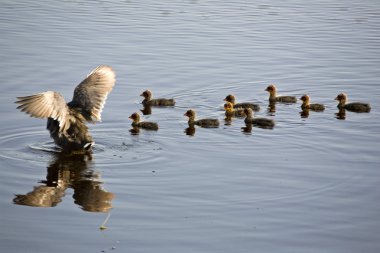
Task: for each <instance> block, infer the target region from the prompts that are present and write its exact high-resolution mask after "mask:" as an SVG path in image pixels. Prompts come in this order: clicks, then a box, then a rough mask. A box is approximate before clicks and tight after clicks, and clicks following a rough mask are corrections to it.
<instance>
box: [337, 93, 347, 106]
mask: <svg viewBox="0 0 380 253" xmlns="http://www.w3.org/2000/svg"><path fill="white" fill-rule="evenodd" d="M335 100H338V101H339V103H343V104H345V103H346V102H347V95H346V94H345V93H340V94H338V96H336V98H335Z"/></svg>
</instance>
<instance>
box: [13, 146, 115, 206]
mask: <svg viewBox="0 0 380 253" xmlns="http://www.w3.org/2000/svg"><path fill="white" fill-rule="evenodd" d="M91 163H92V157H91V155H89V154H87V155H65V154H59V153H57V154H54V156H53V160H52V161H51V162H50V164H49V165H48V167H47V175H46V180H42V181H40V182H39V183H41V185H37V186H34V188H33V190H32V191H30V192H28V193H26V194H16V197H15V198H14V199H13V203H14V204H17V205H26V206H32V207H54V206H56V205H58V204H59V203H60V202H61V201H62V198H63V197H64V196H65V191H66V190H67V189H68V188H72V189H73V190H74V194H73V198H74V203H75V204H77V205H79V206H80V207H81V208H82V210H84V211H88V212H108V211H110V209H111V208H112V200H113V199H114V194H113V193H111V192H107V191H106V190H104V189H103V187H102V185H101V184H102V182H101V181H100V175H99V174H98V173H96V172H95V171H93V170H91V169H89V166H90V164H91Z"/></svg>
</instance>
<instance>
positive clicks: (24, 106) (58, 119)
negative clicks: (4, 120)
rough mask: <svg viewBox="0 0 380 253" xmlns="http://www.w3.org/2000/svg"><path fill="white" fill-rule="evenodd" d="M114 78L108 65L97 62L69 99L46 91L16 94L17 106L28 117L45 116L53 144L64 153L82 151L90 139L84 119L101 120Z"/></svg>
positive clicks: (91, 144) (85, 148) (89, 147)
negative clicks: (24, 94)
mask: <svg viewBox="0 0 380 253" xmlns="http://www.w3.org/2000/svg"><path fill="white" fill-rule="evenodd" d="M115 82H116V79H115V72H114V71H113V70H112V68H111V67H109V66H99V67H97V68H95V69H94V70H92V71H91V72H90V74H88V76H87V77H86V78H85V79H84V80H83V81H82V82H81V83H80V84H79V85H78V86H77V87H76V88H75V90H74V95H73V99H72V101H71V102H69V103H66V102H65V99H64V98H63V97H62V95H61V94H59V93H58V92H55V91H46V92H42V93H38V94H34V95H30V96H25V97H17V99H18V100H17V101H16V103H18V104H20V105H19V106H18V107H17V109H20V110H21V111H22V112H25V113H27V114H29V115H30V116H31V117H35V118H42V119H47V129H48V130H49V132H50V136H51V137H52V138H53V140H54V142H55V144H56V145H57V146H59V147H60V148H61V149H62V151H63V152H66V153H73V152H74V153H82V152H84V153H86V152H89V151H91V147H92V146H93V144H94V142H93V140H92V137H91V136H90V134H89V133H88V128H87V126H86V123H87V122H91V123H95V122H96V121H100V120H101V112H102V109H103V107H104V104H105V101H106V99H107V96H108V94H109V93H110V92H111V90H112V88H113V87H114V85H115Z"/></svg>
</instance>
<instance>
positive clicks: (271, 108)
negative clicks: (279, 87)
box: [267, 100, 276, 116]
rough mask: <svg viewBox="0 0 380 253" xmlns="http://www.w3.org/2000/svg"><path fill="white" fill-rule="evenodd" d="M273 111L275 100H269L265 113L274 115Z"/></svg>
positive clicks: (274, 109)
mask: <svg viewBox="0 0 380 253" xmlns="http://www.w3.org/2000/svg"><path fill="white" fill-rule="evenodd" d="M275 112H276V102H275V101H270V100H269V103H268V108H267V115H268V116H274V115H275Z"/></svg>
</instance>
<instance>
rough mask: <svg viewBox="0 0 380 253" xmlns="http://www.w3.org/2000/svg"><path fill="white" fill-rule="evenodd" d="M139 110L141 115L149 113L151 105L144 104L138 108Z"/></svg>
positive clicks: (150, 112)
mask: <svg viewBox="0 0 380 253" xmlns="http://www.w3.org/2000/svg"><path fill="white" fill-rule="evenodd" d="M140 111H141V113H142V114H143V115H151V114H152V106H150V105H144V107H143V108H142V109H140Z"/></svg>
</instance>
